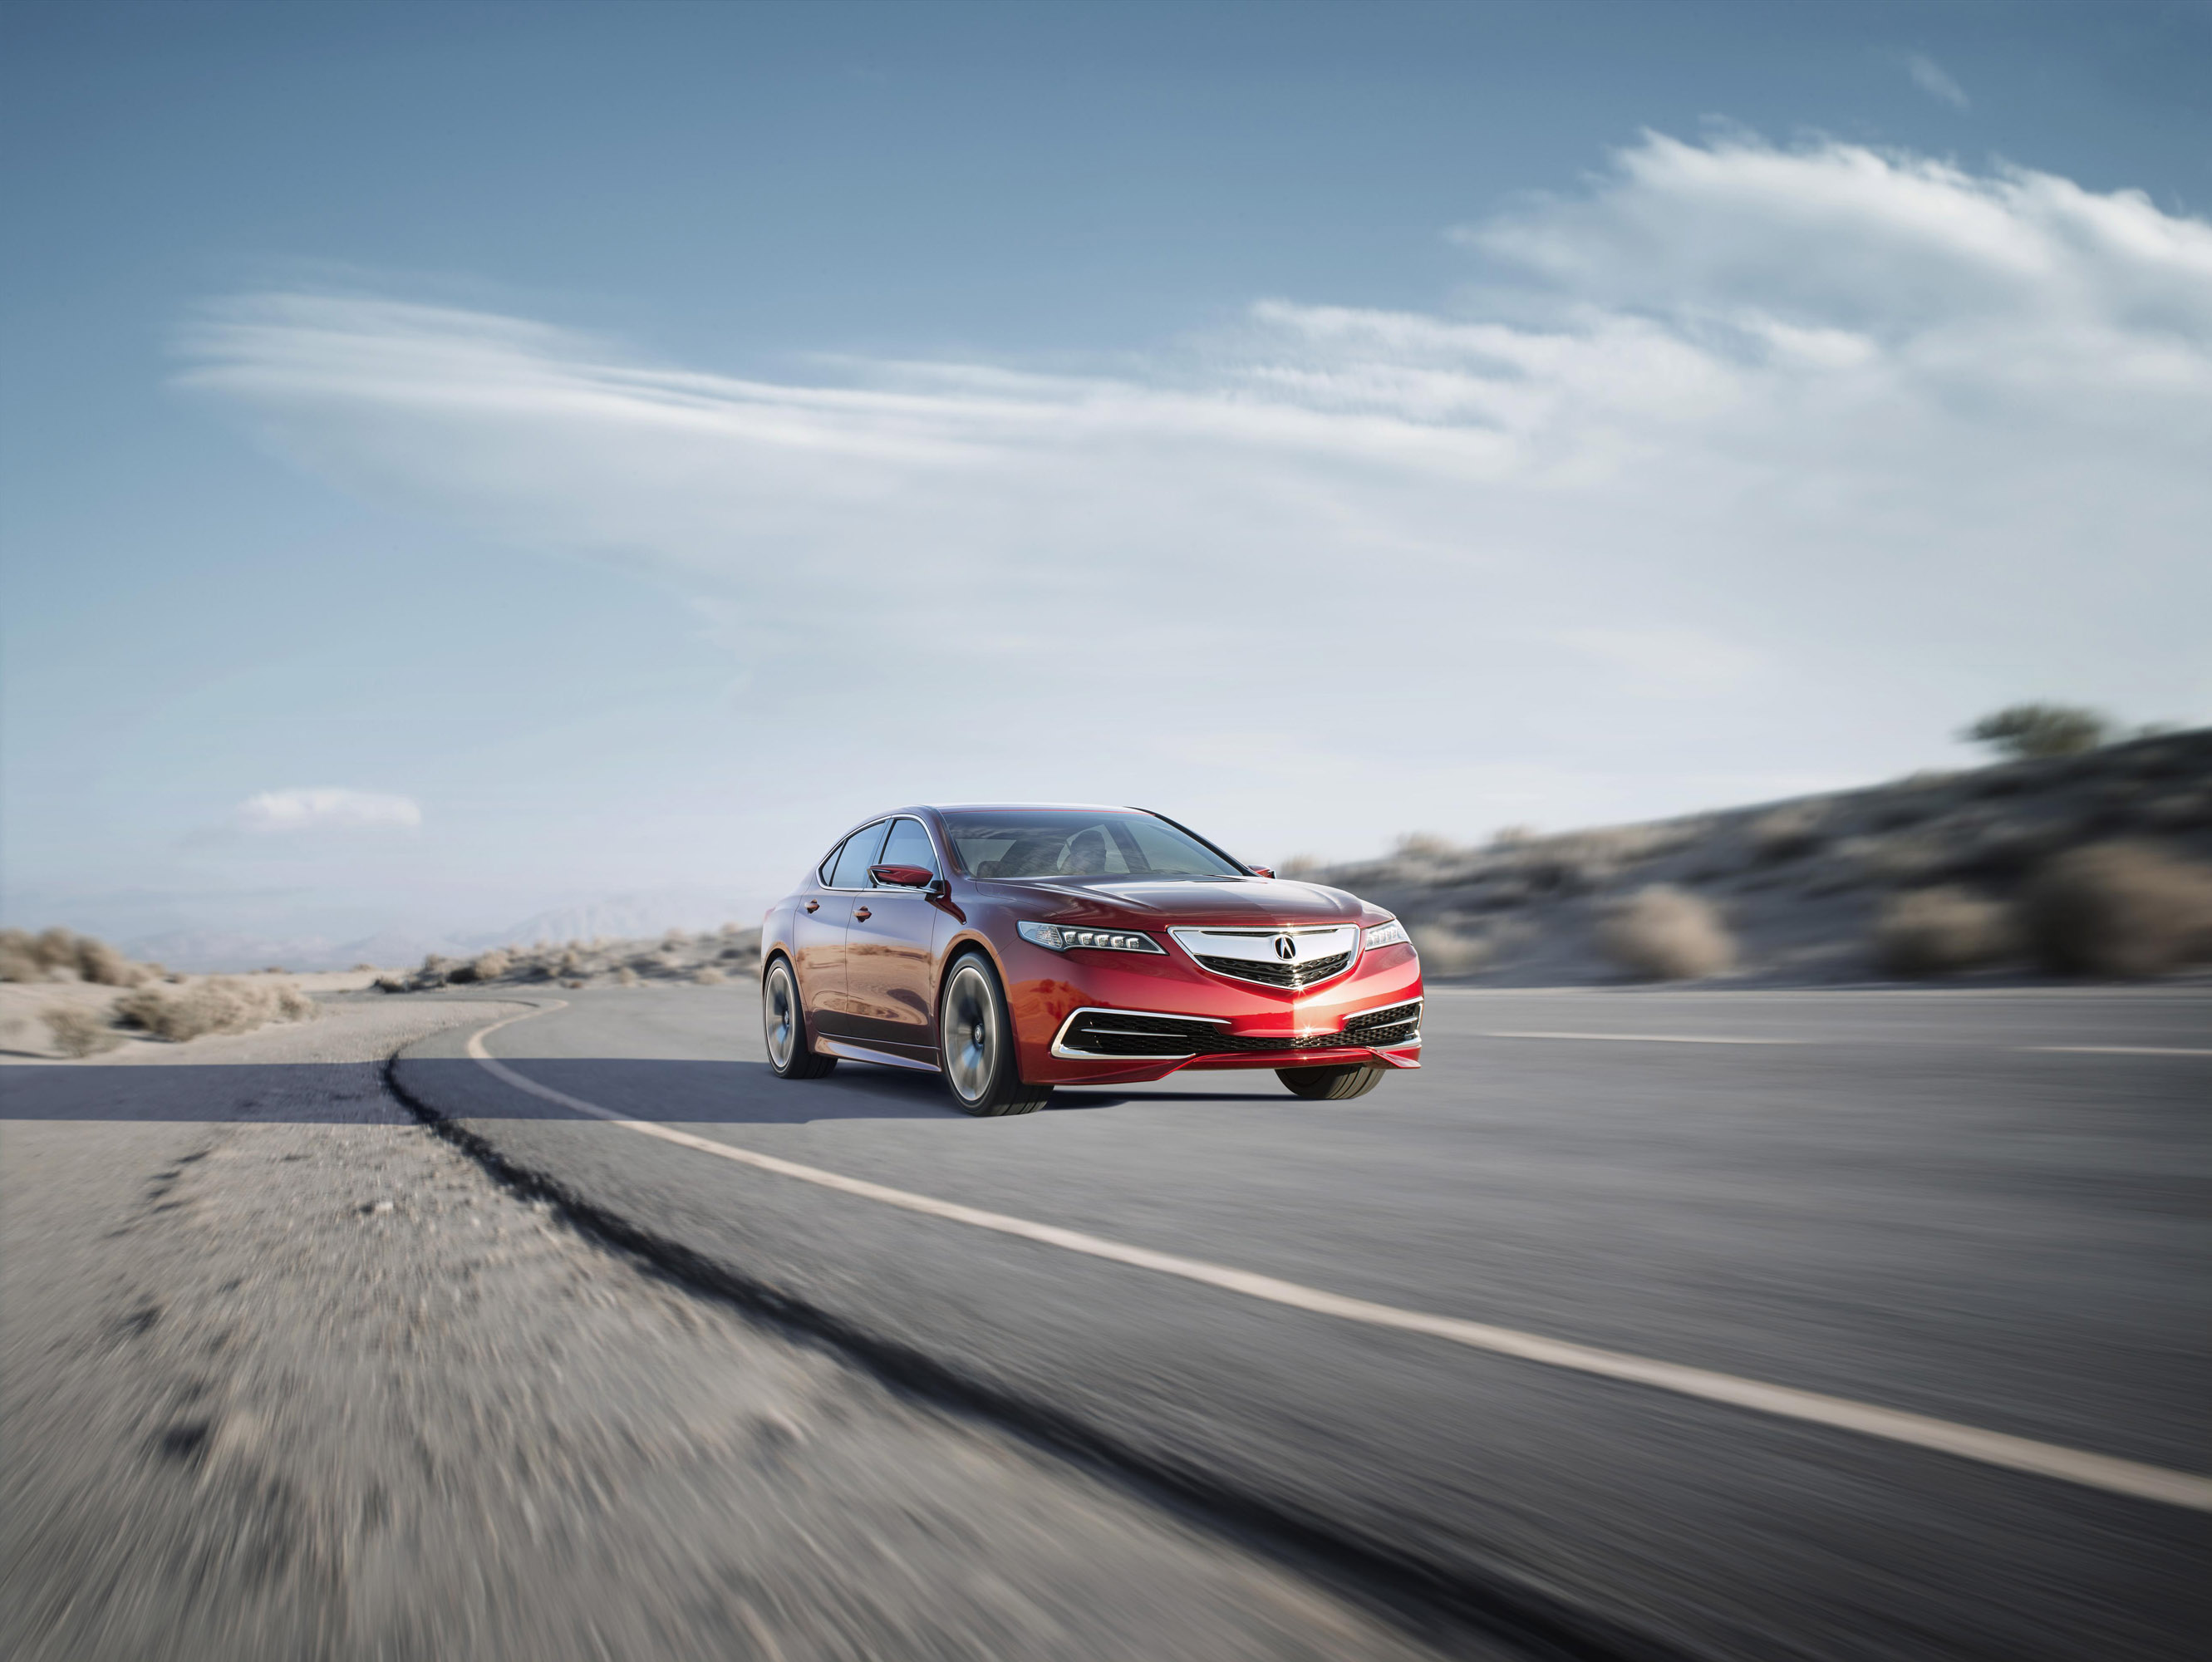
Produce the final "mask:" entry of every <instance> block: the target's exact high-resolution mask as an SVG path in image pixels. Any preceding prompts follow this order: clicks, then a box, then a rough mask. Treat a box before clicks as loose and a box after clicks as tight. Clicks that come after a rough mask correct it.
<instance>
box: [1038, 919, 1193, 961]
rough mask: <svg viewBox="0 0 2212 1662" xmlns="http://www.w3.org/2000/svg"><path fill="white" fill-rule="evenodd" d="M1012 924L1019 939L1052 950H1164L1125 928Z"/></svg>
mask: <svg viewBox="0 0 2212 1662" xmlns="http://www.w3.org/2000/svg"><path fill="white" fill-rule="evenodd" d="M1014 928H1016V929H1017V930H1018V931H1019V932H1020V934H1021V937H1022V939H1023V940H1024V941H1028V942H1030V944H1031V945H1033V946H1037V947H1045V948H1047V949H1048V950H1050V951H1052V952H1055V953H1064V952H1066V950H1067V949H1068V948H1069V947H1094V948H1103V950H1105V951H1107V952H1113V953H1162V954H1163V955H1164V954H1165V952H1166V949H1165V948H1164V947H1162V946H1161V945H1160V944H1159V943H1158V941H1154V940H1153V939H1152V936H1150V935H1148V934H1131V933H1130V932H1129V931H1128V930H1127V929H1085V928H1076V927H1074V926H1073V925H1070V924H1066V923H1017V924H1016V925H1015V926H1014Z"/></svg>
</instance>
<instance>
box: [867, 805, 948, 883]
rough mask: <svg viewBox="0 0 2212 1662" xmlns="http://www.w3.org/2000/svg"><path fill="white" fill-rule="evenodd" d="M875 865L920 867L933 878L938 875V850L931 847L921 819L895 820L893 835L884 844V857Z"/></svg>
mask: <svg viewBox="0 0 2212 1662" xmlns="http://www.w3.org/2000/svg"><path fill="white" fill-rule="evenodd" d="M874 863H875V864H876V865H878V866H920V867H921V868H922V869H924V870H925V871H927V872H928V873H929V874H930V875H931V876H935V875H936V874H937V850H936V849H933V848H932V847H930V845H929V833H928V832H927V831H924V830H923V829H922V828H921V821H920V820H919V819H894V820H892V821H891V834H890V837H889V838H888V839H886V840H885V842H884V857H883V858H882V859H880V860H878V861H875V862H874Z"/></svg>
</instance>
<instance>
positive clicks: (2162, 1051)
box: [2020, 1044, 2212, 1056]
mask: <svg viewBox="0 0 2212 1662" xmlns="http://www.w3.org/2000/svg"><path fill="white" fill-rule="evenodd" d="M2020 1048H2021V1050H2039V1051H2042V1052H2044V1053H2045V1054H2046V1055H2051V1056H2212V1050H2189V1049H2186V1048H2184V1047H2182V1046H2179V1045H2171V1044H2023V1045H2021V1047H2020Z"/></svg>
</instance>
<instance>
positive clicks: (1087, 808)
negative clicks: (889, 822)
mask: <svg viewBox="0 0 2212 1662" xmlns="http://www.w3.org/2000/svg"><path fill="white" fill-rule="evenodd" d="M924 806H926V807H928V808H929V809H930V810H931V811H932V812H933V813H1141V814H1144V815H1146V816H1147V817H1148V818H1152V819H1158V817H1159V816H1158V815H1157V814H1154V813H1152V810H1151V809H1150V808H1133V807H1128V806H1127V804H1125V803H1121V802H930V803H927V804H925V805H924ZM898 812H901V813H911V812H912V810H911V809H901V810H898Z"/></svg>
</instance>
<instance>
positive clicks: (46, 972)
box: [0, 928, 151, 987]
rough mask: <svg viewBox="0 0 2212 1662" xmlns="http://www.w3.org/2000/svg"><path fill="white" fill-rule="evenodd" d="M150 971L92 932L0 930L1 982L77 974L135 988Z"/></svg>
mask: <svg viewBox="0 0 2212 1662" xmlns="http://www.w3.org/2000/svg"><path fill="white" fill-rule="evenodd" d="M150 973H151V972H150V971H148V970H146V969H144V968H143V967H141V966H140V965H136V964H133V963H132V962H131V960H130V959H127V958H125V957H124V955H123V954H122V953H118V952H117V951H116V950H115V948H114V947H111V946H109V945H108V944H107V943H106V941H96V940H94V938H93V937H92V936H90V935H88V934H74V933H72V932H71V931H70V930H68V929H63V928H52V929H44V930H41V931H40V933H39V934H35V935H33V934H28V933H27V932H26V931H24V930H22V929H0V981H49V980H55V979H60V980H64V981H65V980H67V979H69V977H71V976H72V975H73V976H75V977H76V978H77V979H78V980H79V981H88V982H91V983H94V985H95V986H100V987H135V986H137V984H138V983H140V982H142V981H144V980H146V979H147V978H148V977H149V974H150Z"/></svg>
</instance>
